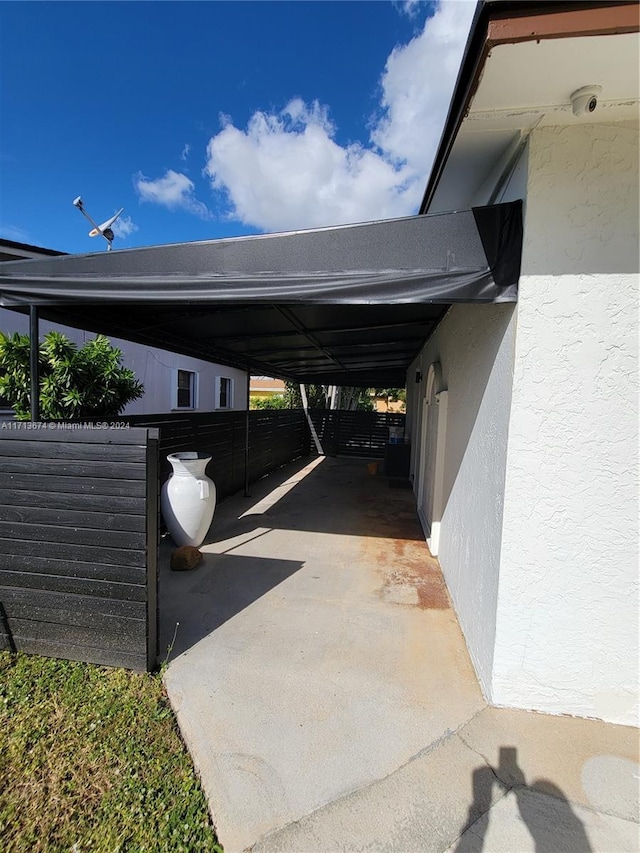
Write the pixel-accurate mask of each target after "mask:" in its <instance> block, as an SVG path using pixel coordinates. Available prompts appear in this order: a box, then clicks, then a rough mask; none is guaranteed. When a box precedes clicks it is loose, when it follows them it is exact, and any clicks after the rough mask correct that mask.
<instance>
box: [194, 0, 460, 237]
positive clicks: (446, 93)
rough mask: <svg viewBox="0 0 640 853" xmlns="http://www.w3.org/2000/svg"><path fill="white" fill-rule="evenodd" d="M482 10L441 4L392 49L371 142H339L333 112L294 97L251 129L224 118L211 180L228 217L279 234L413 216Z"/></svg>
mask: <svg viewBox="0 0 640 853" xmlns="http://www.w3.org/2000/svg"><path fill="white" fill-rule="evenodd" d="M474 9H475V3H473V2H461V1H460V0H448V2H443V3H442V4H441V5H440V6H439V8H438V9H437V11H436V13H435V15H434V16H433V17H431V18H429V19H428V20H427V21H426V23H425V25H424V28H423V30H422V32H421V33H419V34H418V35H417V36H416V37H415V38H413V39H412V40H411V41H410V42H409V43H408V44H406V45H401V46H398V47H396V48H394V50H393V51H392V53H391V54H390V56H389V57H388V59H387V63H386V66H385V69H384V72H383V73H382V76H381V79H380V86H381V97H380V109H379V112H378V114H377V115H376V116H375V117H374V119H373V122H372V127H371V131H370V139H369V141H368V144H367V145H363V144H361V143H352V144H349V145H340V144H338V143H337V142H336V141H335V134H336V129H335V127H334V126H333V124H332V122H331V120H330V118H329V111H328V108H327V107H326V106H323V105H321V104H319V103H318V102H317V101H316V102H314V103H312V104H306V103H304V102H303V101H302V100H301V99H300V98H295V99H293V100H292V101H290V102H289V103H288V104H287V105H286V107H285V108H284V109H283V110H282V111H281V112H280V113H273V112H271V113H267V112H260V111H259V112H256V113H254V114H253V116H252V117H251V118H250V120H249V122H248V124H247V127H246V129H245V130H242V129H239V128H237V127H235V125H234V124H233V123H232V122H231V120H230V119H229V118H227V117H223V118H222V122H223V127H222V130H221V131H220V132H219V133H218V134H216V135H215V136H214V137H212V138H211V139H210V140H209V144H208V146H207V163H206V167H205V173H206V174H207V175H208V176H209V178H210V180H211V184H212V187H213V188H214V190H216V191H218V192H219V193H221V194H222V195H223V196H224V197H225V198H226V201H227V203H228V207H229V215H230V216H231V217H233V218H237V219H240V220H241V221H242V222H243V223H245V224H248V225H252V226H255V227H257V228H260V229H262V230H266V231H275V230H286V229H295V228H305V227H314V226H320V225H337V224H340V223H345V222H358V221H363V220H367V219H382V218H386V217H394V216H403V215H408V214H411V213H414V212H415V211H416V209H417V207H418V205H419V202H420V199H421V196H422V193H423V190H424V186H425V183H426V180H427V177H428V172H429V169H430V166H431V163H432V161H433V156H434V154H435V151H436V147H437V144H438V140H439V138H440V134H441V131H442V127H443V124H444V120H445V117H446V112H447V108H448V105H449V99H450V96H451V91H452V88H453V85H454V82H455V78H456V74H457V71H458V67H459V64H460V59H461V56H462V51H463V48H464V45H465V43H466V38H467V34H468V30H469V25H470V22H471V17H472V15H473V11H474ZM183 177H184V176H183ZM187 180H188V179H187Z"/></svg>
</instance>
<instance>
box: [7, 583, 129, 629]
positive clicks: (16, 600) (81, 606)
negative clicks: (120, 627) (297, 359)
mask: <svg viewBox="0 0 640 853" xmlns="http://www.w3.org/2000/svg"><path fill="white" fill-rule="evenodd" d="M0 601H2V606H3V608H4V611H5V613H6V615H7V616H8V617H11V616H17V617H19V618H22V619H34V618H35V615H34V614H35V613H42V614H44V616H45V617H46V618H43V619H42V621H43V622H60V621H63V620H64V619H67V620H68V621H69V624H72V625H83V626H85V627H89V626H91V625H93V624H95V625H96V626H97V627H100V626H102V625H103V624H104V625H117V624H119V622H121V621H130V620H132V619H135V620H138V621H142V622H145V620H146V605H145V602H144V601H128V600H127V601H123V600H117V599H112V598H99V597H98V596H95V595H78V594H77V593H64V592H53V591H52V590H50V589H44V590H43V589H17V588H15V587H8V586H3V587H0Z"/></svg>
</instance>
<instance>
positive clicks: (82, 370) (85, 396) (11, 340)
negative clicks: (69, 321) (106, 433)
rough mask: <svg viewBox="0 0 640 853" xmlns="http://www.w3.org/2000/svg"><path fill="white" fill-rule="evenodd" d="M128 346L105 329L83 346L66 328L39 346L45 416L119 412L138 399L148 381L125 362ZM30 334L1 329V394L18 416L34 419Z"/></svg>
mask: <svg viewBox="0 0 640 853" xmlns="http://www.w3.org/2000/svg"><path fill="white" fill-rule="evenodd" d="M121 358H122V352H121V350H119V349H117V348H116V347H112V346H111V342H110V341H109V339H108V338H106V337H105V336H104V335H96V337H95V338H94V339H93V340H90V341H87V342H86V343H85V344H84V346H83V347H82V348H81V349H79V348H78V346H77V345H76V344H74V343H73V342H72V341H70V340H69V338H67V337H66V335H63V334H61V333H60V332H48V333H47V334H46V335H45V336H44V340H43V342H42V343H41V344H40V347H39V359H38V363H39V367H40V416H41V418H42V419H43V420H57V419H62V420H71V419H74V418H83V417H104V418H109V417H114V416H115V415H119V414H120V412H122V410H123V409H124V408H125V406H126V405H127V404H128V403H130V402H132V401H133V400H138V399H139V398H140V397H142V395H143V393H144V386H143V385H142V384H141V383H140V382H138V381H137V379H136V377H135V374H134V373H133V371H132V370H129V369H128V368H126V367H122V365H121ZM30 377H31V370H30V365H29V336H28V335H19V334H17V333H16V334H13V335H6V334H3V333H2V332H0V396H2V397H5V398H6V399H7V401H8V402H9V405H10V406H11V407H12V408H13V409H14V411H15V413H16V417H17V418H18V420H21V421H28V420H29V419H30V417H31V415H30V403H31V385H30V382H31V378H30Z"/></svg>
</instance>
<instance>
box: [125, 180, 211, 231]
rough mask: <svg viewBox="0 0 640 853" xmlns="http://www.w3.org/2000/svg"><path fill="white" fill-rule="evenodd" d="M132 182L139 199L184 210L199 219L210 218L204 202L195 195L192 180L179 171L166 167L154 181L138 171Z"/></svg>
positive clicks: (171, 208)
mask: <svg viewBox="0 0 640 853" xmlns="http://www.w3.org/2000/svg"><path fill="white" fill-rule="evenodd" d="M133 183H134V186H135V188H136V190H137V191H138V193H139V195H140V199H141V201H148V202H152V203H153V204H159V205H162V206H163V207H167V208H169V210H186V211H188V212H189V213H194V214H195V215H196V216H199V217H200V218H201V219H210V218H211V213H210V211H209V209H208V208H207V206H206V204H204V203H203V202H201V201H199V200H198V199H197V198H196V196H195V193H194V190H195V185H194V183H193V181H192V180H190V179H189V178H188V177H187V176H186V175H183V174H182V173H181V172H174V171H173V169H167V171H166V172H165V173H164V175H163V176H162V177H161V178H156V180H154V181H153V180H150V179H149V178H146V177H145V176H144V175H143V174H142V173H139V174H138V175H136V177H135V178H134V181H133Z"/></svg>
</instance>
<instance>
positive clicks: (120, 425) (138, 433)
mask: <svg viewBox="0 0 640 853" xmlns="http://www.w3.org/2000/svg"><path fill="white" fill-rule="evenodd" d="M91 421H93V424H94V426H93V428H86V427H84V426H83V424H84V423H90V422H91ZM97 422H98V421H97V419H95V418H94V419H91V418H87V420H86V421H83V422H82V423H78V422H73V421H72V422H69V421H49V422H47V423H39V424H37V425H36V426H35V427H34V426H32V424H31V422H30V421H8V420H5V421H2V420H0V439H2V440H3V441H5V440H6V441H12V440H15V441H35V440H37V441H40V442H42V441H47V442H54V443H55V442H60V441H65V442H67V441H68V442H73V443H79V442H81V443H82V444H99V445H103V444H117V445H123V444H137V445H140V446H142V447H144V446H146V444H147V436H148V437H149V438H157V437H158V434H157V430H154V429H149V430H147V429H146V428H141V427H131V426H129V425H128V424H127V419H126V418H109V421H108V423H115V422H117V426H113V427H104V428H102V427H101V428H97V427H95V423H97ZM100 423H102V421H100Z"/></svg>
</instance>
